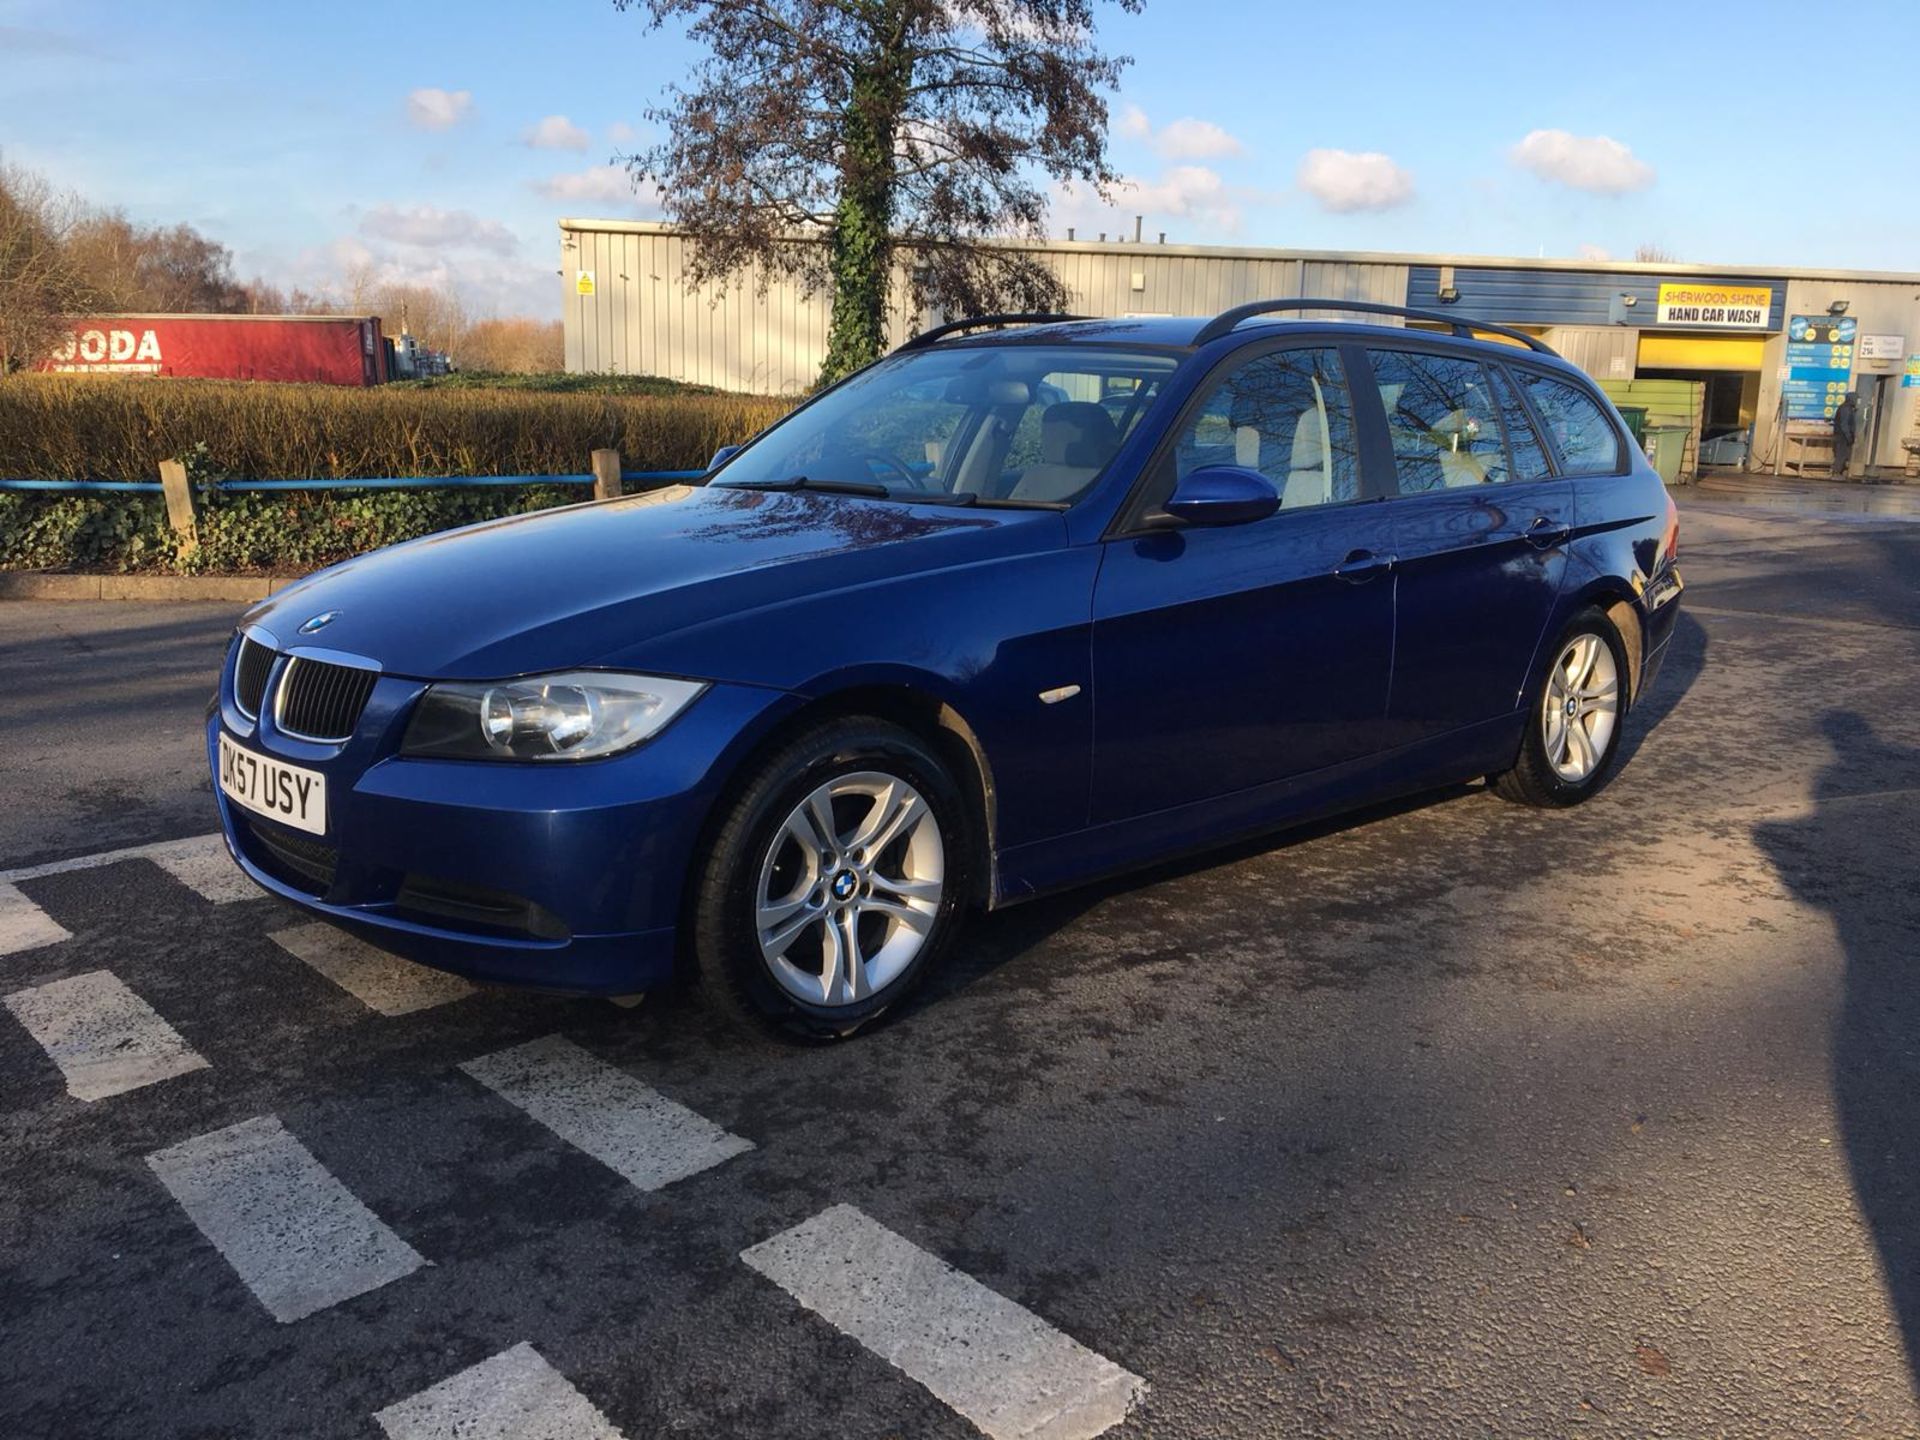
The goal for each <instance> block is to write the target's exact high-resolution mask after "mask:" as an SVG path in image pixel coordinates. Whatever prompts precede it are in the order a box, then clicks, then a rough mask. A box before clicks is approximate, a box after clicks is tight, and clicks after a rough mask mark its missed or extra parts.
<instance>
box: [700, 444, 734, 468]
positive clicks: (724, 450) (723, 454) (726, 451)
mask: <svg viewBox="0 0 1920 1440" xmlns="http://www.w3.org/2000/svg"><path fill="white" fill-rule="evenodd" d="M739 453H740V447H739V446H738V445H722V446H721V447H720V448H719V449H718V450H716V451H714V452H713V458H712V459H711V460H709V461H707V473H708V474H709V475H711V474H712V473H713V472H714V471H716V470H718V469H719V468H720V467H721V466H722V465H724V464H726V463H727V461H729V460H731V459H732V458H733V457H734V456H735V455H738V454H739Z"/></svg>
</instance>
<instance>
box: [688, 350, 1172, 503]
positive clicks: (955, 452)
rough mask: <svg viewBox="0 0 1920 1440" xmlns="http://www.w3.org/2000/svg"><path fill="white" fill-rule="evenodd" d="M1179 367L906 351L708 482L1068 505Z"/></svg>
mask: <svg viewBox="0 0 1920 1440" xmlns="http://www.w3.org/2000/svg"><path fill="white" fill-rule="evenodd" d="M1177 363H1178V360H1177V357H1175V356H1172V355H1167V354H1163V353H1158V352H1153V351H1144V350H1127V349H1121V348H1107V347H1101V346H1093V345H1057V346H1048V345H994V346H966V347H961V346H949V347H941V348H931V349H927V350H919V351H912V352H909V353H907V354H905V355H898V356H894V357H892V358H890V359H887V360H883V361H881V362H880V363H879V364H878V365H875V366H873V367H872V368H871V369H868V370H865V371H863V372H861V373H860V374H858V375H856V376H854V377H853V378H852V379H850V380H848V381H847V382H846V383H844V384H842V385H841V386H839V387H838V388H837V389H835V390H833V391H831V392H829V393H828V394H826V395H823V396H822V397H821V398H820V399H818V400H816V401H815V402H814V403H813V404H811V405H809V406H807V407H806V408H804V409H802V410H800V411H798V412H796V413H795V414H794V415H793V416H792V417H790V418H789V419H787V420H785V421H783V422H782V423H781V424H779V425H778V426H776V427H775V428H773V429H772V430H770V431H768V432H767V433H766V434H765V435H762V436H761V437H760V438H759V439H757V440H755V441H754V442H753V443H752V444H751V445H749V446H748V447H747V448H746V449H744V450H742V451H741V452H740V453H739V454H738V455H736V456H735V457H734V458H733V459H732V460H730V461H728V462H727V464H726V465H725V466H724V467H723V468H722V469H721V470H720V472H719V473H718V474H717V475H716V476H715V477H714V480H713V483H714V484H716V485H724V486H746V485H753V486H773V487H781V486H797V487H799V488H806V487H807V486H816V487H822V486H824V487H832V486H842V487H846V486H857V487H859V488H860V489H863V490H864V489H873V490H884V492H885V493H886V494H887V495H889V496H894V497H898V498H903V499H920V500H929V501H941V500H944V501H947V502H949V503H961V504H1010V505H1049V506H1054V505H1070V504H1072V503H1073V502H1074V501H1075V500H1077V499H1079V498H1080V497H1081V496H1082V495H1084V494H1085V493H1086V492H1087V490H1088V489H1089V488H1090V487H1091V486H1092V484H1093V482H1094V480H1095V479H1096V478H1097V477H1098V476H1099V474H1100V472H1101V471H1102V470H1104V469H1105V468H1106V465H1107V462H1108V461H1109V460H1111V459H1112V458H1113V455H1114V452H1115V451H1116V450H1118V449H1119V447H1120V442H1121V441H1122V440H1123V439H1125V438H1126V436H1127V433H1128V432H1129V431H1130V430H1131V429H1132V428H1133V427H1134V426H1135V425H1137V424H1139V423H1140V419H1141V417H1142V416H1143V415H1145V414H1146V412H1147V409H1148V407H1149V406H1151V405H1152V404H1153V403H1154V401H1155V400H1156V399H1157V398H1158V396H1159V394H1160V391H1161V390H1162V389H1163V388H1164V386H1165V384H1166V381H1167V379H1168V377H1170V376H1171V375H1172V374H1173V371H1174V368H1175V366H1176V365H1177Z"/></svg>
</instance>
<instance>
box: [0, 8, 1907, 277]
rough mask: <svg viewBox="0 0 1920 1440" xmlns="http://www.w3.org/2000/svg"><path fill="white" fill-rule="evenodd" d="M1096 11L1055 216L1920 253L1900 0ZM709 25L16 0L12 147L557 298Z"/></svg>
mask: <svg viewBox="0 0 1920 1440" xmlns="http://www.w3.org/2000/svg"><path fill="white" fill-rule="evenodd" d="M1101 33H1102V38H1103V41H1104V43H1105V44H1106V45H1107V46H1108V48H1110V49H1111V50H1114V51H1116V52H1119V53H1123V54H1129V55H1132V56H1133V57H1135V63H1134V65H1133V66H1132V68H1131V69H1130V70H1129V71H1128V72H1127V75H1126V78H1125V80H1124V81H1123V83H1122V87H1121V90H1120V93H1119V94H1118V95H1117V96H1115V97H1114V99H1113V117H1114V127H1113V137H1112V154H1113V159H1114V161H1115V163H1116V165H1117V166H1118V168H1119V169H1120V170H1121V171H1122V172H1123V173H1124V174H1126V175H1127V176H1128V177H1129V179H1130V181H1131V182H1132V184H1133V186H1134V187H1135V188H1133V189H1132V190H1131V191H1130V192H1129V196H1128V197H1123V198H1121V199H1120V200H1119V202H1118V203H1117V205H1116V206H1115V207H1114V208H1112V209H1104V208H1102V207H1101V206H1099V205H1098V204H1097V203H1096V202H1095V201H1094V200H1093V199H1092V197H1090V196H1086V195H1065V196H1062V197H1060V200H1059V203H1058V204H1057V205H1056V209H1055V217H1054V224H1053V229H1054V232H1055V233H1056V234H1064V232H1065V228H1066V227H1067V226H1068V225H1076V226H1077V227H1078V228H1079V233H1080V235H1081V236H1082V237H1083V238H1086V237H1090V236H1091V235H1092V234H1093V233H1094V232H1096V231H1099V230H1103V229H1104V230H1108V231H1110V232H1111V231H1118V230H1120V229H1121V228H1123V227H1125V228H1126V229H1128V230H1131V226H1132V218H1131V217H1132V216H1133V215H1134V214H1135V213H1144V214H1145V216H1146V228H1147V231H1148V234H1149V235H1150V236H1151V235H1153V234H1155V233H1157V232H1159V231H1161V230H1165V231H1166V232H1168V238H1169V239H1170V240H1175V241H1190V242H1197V243H1236V244H1247V245H1276V246H1288V247H1308V248H1318V247H1326V248H1337V249H1365V250H1418V251H1429V250H1437V251H1454V252H1461V253H1473V254H1493V255H1539V254H1545V255H1549V256H1578V255H1581V254H1595V255H1598V254H1602V253H1604V254H1607V255H1611V256H1614V257H1627V256H1630V255H1631V254H1632V252H1633V249H1634V247H1635V246H1636V245H1638V244H1641V243H1651V244H1657V245H1659V246H1661V247H1663V248H1664V249H1666V250H1668V251H1670V252H1672V253H1674V254H1675V255H1677V256H1679V257H1681V258H1683V259H1686V260H1693V261H1699V262H1701V263H1702V264H1706V265H1710V264H1714V263H1720V264H1749V263H1750V264H1777V265H1830V266H1845V267H1849V268H1865V269H1896V270H1907V271H1913V270H1920V185H1916V184H1915V183H1914V181H1913V177H1914V176H1915V175H1916V174H1920V164H1916V163H1915V162H1914V161H1913V159H1912V155H1913V145H1914V142H1913V135H1914V134H1915V126H1914V120H1913V114H1912V111H1913V106H1914V102H1915V95H1914V91H1913V86H1912V82H1911V74H1912V65H1913V63H1914V57H1915V56H1916V55H1920V10H1916V9H1915V8H1914V7H1913V6H1911V4H1908V3H1888V4H1871V3H1870V4H1854V5H1850V6H1845V7H1837V6H1836V7H1816V6H1813V5H1808V4H1797V5H1791V6H1788V5H1770V4H1749V5H1745V6H1741V7H1735V6H1731V5H1692V6H1689V5H1684V4H1676V3H1668V4H1645V5H1643V4H1637V3H1627V4H1613V5H1609V6H1606V7H1588V6H1584V5H1578V6H1576V5H1569V4H1561V3H1553V0H1549V3H1545V4H1542V3H1538V0H1535V3H1528V4H1524V5H1507V4H1495V5H1482V6H1471V7H1466V6H1457V5H1456V6H1436V5H1432V4H1395V3H1384V0H1375V3H1371V4H1349V5H1334V6H1324V7H1322V6H1306V5H1300V4H1294V3H1286V0H1281V3H1275V0H1231V3H1228V0H1218V3H1202V0H1184V3H1175V0H1147V3H1146V8H1145V10H1144V11H1143V12H1142V13H1141V14H1139V15H1127V14H1125V13H1123V12H1121V11H1119V10H1117V9H1116V10H1112V11H1110V12H1109V13H1108V14H1107V16H1106V18H1105V20H1104V21H1103V25H1102V32H1101ZM692 56H693V52H692V51H691V50H690V48H689V46H688V45H687V43H686V42H685V41H684V40H683V39H682V38H681V37H680V36H679V35H677V34H674V33H671V32H657V31H652V30H649V29H648V28H647V26H646V24H645V23H644V21H643V20H641V19H640V18H639V17H638V16H636V15H633V14H623V13H620V12H617V11H615V10H614V8H613V6H612V4H611V3H610V0H544V3H532V0H514V3H508V0H464V3H458V4H453V3H442V0H412V3H406V4H390V5H372V4H357V3H350V0H347V3H334V4H328V5H297V4H281V3H272V4H268V3H259V4H254V5H241V4H216V3H196V0H167V3H164V4H159V5H155V4H151V3H148V4H139V5H136V4H131V3H119V4H103V3H88V0H60V3H50V0H0V115H4V116H5V117H6V118H5V122H4V125H0V156H3V157H4V158H5V159H6V160H7V161H9V162H11V163H15V164H24V165H26V166H29V167H31V168H33V169H36V170H40V171H42V172H44V173H45V174H46V175H47V176H48V177H49V178H50V179H52V180H53V181H54V182H56V183H57V184H59V185H61V186H63V187H68V188H72V189H74V190H77V191H78V192H80V193H81V194H82V195H83V196H84V197H85V198H87V199H89V200H91V201H94V202H96V203H100V204H108V205H118V206H121V207H123V208H125V209H126V210H127V211H128V212H129V213H130V214H131V215H133V216H134V217H135V218H137V219H140V220H149V221H163V222H171V221H174V220H186V221H189V222H191V223H192V224H194V225H196V226H198V227H200V228H201V229H202V230H204V231H206V232H207V233H208V234H209V235H212V236H214V237H216V238H218V239H220V240H221V241H223V242H225V243H226V244H228V245H229V246H231V247H232V249H233V250H234V252H235V256H236V263H237V268H238V269H239V270H240V272H241V273H242V274H243V275H251V274H253V273H256V272H258V273H260V274H263V275H265V276H267V277H268V278H271V279H276V280H279V281H281V282H282V283H296V282H297V283H304V284H308V285H317V284H326V283H329V282H334V281H337V279H338V277H339V276H340V275H341V273H342V272H343V271H344V269H345V268H346V267H348V266H350V265H354V264H360V265H363V266H370V267H372V269H373V270H374V271H375V272H377V273H378V274H380V275H383V276H391V277H394V278H408V279H422V280H429V281H431V280H446V281H449V282H451V283H454V284H456V285H458V286H459V287H460V288H461V289H463V291H464V292H465V293H466V295H467V297H468V299H469V301H470V303H471V304H472V305H473V306H474V308H475V309H477V310H478V311H480V312H482V313H486V312H498V313H515V312H525V313H534V314H541V315H556V314H558V307H559V298H560V282H559V280H558V278H557V277H556V275H555V273H554V271H555V268H556V266H557V263H558V239H557V232H556V230H555V223H554V222H555V221H556V220H558V219H559V217H561V216H562V215H601V216H626V217H641V216H645V215H648V214H651V213H655V212H653V211H651V210H650V209H649V208H648V207H647V206H646V205H645V203H644V202H642V201H640V200H637V199H636V198H635V197H634V196H633V195H632V194H631V191H630V189H629V188H628V186H627V184H626V182H625V178H624V175H623V173H622V172H620V171H618V170H616V169H612V168H610V167H609V166H608V165H607V161H608V159H609V158H610V157H611V156H612V155H613V154H615V153H616V152H617V151H620V150H621V149H623V148H628V147H630V146H631V145H632V144H634V143H636V141H637V140H638V139H644V137H645V133H646V127H645V124H644V119H643V116H644V112H645V110H646V109H647V108H648V106H649V105H650V104H651V103H653V102H654V101H655V100H656V98H657V97H658V96H659V94H660V92H661V90H662V88H663V87H664V86H665V85H667V84H669V83H671V82H672V81H673V80H675V79H676V78H679V77H680V76H682V75H683V74H684V73H685V71H686V69H687V67H688V64H689V63H690V60H691V59H692ZM557 117H564V118H557Z"/></svg>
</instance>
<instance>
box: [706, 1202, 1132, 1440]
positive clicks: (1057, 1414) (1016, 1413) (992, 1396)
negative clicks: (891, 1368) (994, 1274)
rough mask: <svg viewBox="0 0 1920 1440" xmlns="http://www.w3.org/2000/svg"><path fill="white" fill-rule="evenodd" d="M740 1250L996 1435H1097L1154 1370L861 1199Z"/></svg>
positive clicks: (1117, 1418)
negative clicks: (959, 1265)
mask: <svg viewBox="0 0 1920 1440" xmlns="http://www.w3.org/2000/svg"><path fill="white" fill-rule="evenodd" d="M740 1258H741V1259H742V1260H744V1261H746V1263H747V1264H748V1265H750V1266H752V1267H753V1268H754V1269H755V1270H758V1271H759V1272H760V1273H761V1274H762V1275H765V1276H766V1277H767V1278H768V1279H769V1280H771V1281H773V1283H774V1284H776V1285H778V1286H779V1287H780V1288H781V1289H782V1290H785V1291H786V1292H787V1293H788V1294H789V1295H791V1296H793V1298H794V1299H796V1300H798V1301H799V1302H800V1303H801V1304H802V1305H804V1306H806V1307H807V1308H808V1309H809V1310H812V1311H813V1312H815V1313H816V1314H818V1315H819V1316H820V1317H821V1318H822V1319H824V1320H825V1321H826V1322H827V1323H828V1324H829V1325H832V1326H833V1327H834V1329H836V1330H839V1331H841V1332H842V1333H843V1334H846V1335H850V1336H852V1337H853V1338H854V1339H855V1340H858V1341H859V1342H860V1343H861V1344H862V1345H864V1346H866V1347H867V1348H868V1349H869V1350H871V1351H873V1352H874V1354H876V1355H878V1356H879V1357H880V1358H881V1359H883V1360H885V1361H887V1362H888V1363H889V1364H892V1365H896V1366H898V1367H899V1368H900V1369H901V1370H904V1371H905V1372H906V1373H907V1374H908V1375H910V1376H912V1377H913V1378H914V1379H915V1380H918V1381H919V1382H920V1383H921V1384H922V1385H924V1386H926V1387H927V1389H929V1390H931V1391H932V1392H933V1393H934V1394H935V1395H936V1396H938V1397H939V1398H940V1399H941V1400H943V1401H945V1402H946V1403H947V1404H948V1405H951V1406H952V1407H953V1408H954V1409H955V1410H958V1411H959V1412H960V1413H961V1414H962V1415H964V1416H966V1418H967V1419H969V1420H971V1421H972V1422H973V1423H974V1424H975V1425H977V1426H979V1427H980V1429H981V1430H983V1431H984V1432H985V1433H986V1434H987V1435H988V1436H990V1437H992V1440H1016V1437H1017V1440H1089V1437H1091V1436H1094V1435H1099V1434H1101V1433H1103V1432H1104V1431H1106V1430H1108V1429H1110V1428H1112V1427H1113V1426H1115V1425H1118V1424H1119V1423H1120V1422H1121V1421H1122V1420H1123V1419H1125V1418H1126V1415H1127V1411H1128V1410H1129V1409H1131V1408H1132V1407H1133V1405H1134V1404H1135V1402H1137V1401H1138V1400H1139V1399H1140V1398H1141V1397H1142V1396H1143V1395H1145V1394H1146V1389H1147V1387H1146V1382H1145V1381H1143V1380H1142V1379H1141V1378H1140V1377H1139V1376H1137V1375H1134V1374H1132V1373H1130V1372H1129V1371H1126V1370H1123V1369H1121V1368H1120V1367H1119V1366H1118V1365H1116V1364H1114V1363H1113V1362H1112V1361H1111V1360H1108V1359H1106V1358H1105V1357H1104V1356H1101V1355H1096V1354H1095V1353H1094V1352H1093V1351H1091V1350H1089V1349H1087V1348H1086V1346H1084V1345H1082V1344H1080V1343H1079V1341H1077V1340H1074V1339H1072V1338H1071V1337H1069V1336H1066V1335H1063V1334H1061V1333H1060V1331H1058V1330H1056V1329H1054V1328H1053V1327H1052V1326H1051V1325H1049V1324H1047V1323H1046V1322H1045V1321H1044V1320H1042V1319H1041V1318H1040V1317H1039V1316H1037V1315H1035V1314H1034V1313H1033V1312H1032V1311H1030V1310H1026V1309H1023V1308H1022V1307H1021V1306H1019V1305H1016V1304H1014V1303H1013V1301H1011V1300H1009V1299H1007V1298H1006V1297H1005V1296H1004V1295H1000V1294H998V1293H996V1292H994V1291H992V1290H989V1289H987V1287H986V1286H984V1285H982V1284H981V1283H980V1282H979V1281H977V1280H975V1279H973V1278H972V1277H971V1276H967V1275H963V1274H961V1273H960V1272H959V1271H958V1270H955V1269H954V1268H953V1267H952V1266H951V1265H948V1264H947V1263H946V1262H945V1261H944V1260H942V1259H940V1258H939V1257H938V1256H937V1255H930V1254H928V1253H927V1252H926V1251H925V1250H922V1249H921V1248H920V1247H919V1246H917V1245H915V1244H913V1242H911V1241H910V1240H907V1239H904V1238H903V1237H901V1236H899V1235H896V1234H894V1233H893V1231H891V1230H889V1229H887V1227H886V1226H884V1225H882V1224H880V1223H879V1222H878V1221H876V1220H873V1219H870V1218H869V1217H868V1216H866V1215H864V1214H862V1213H861V1212H860V1211H859V1210H856V1209H855V1208H854V1207H853V1206H851V1205H835V1206H834V1207H833V1208H832V1209H830V1210H823V1211H822V1212H821V1213H820V1214H818V1215H816V1216H814V1217H813V1218H812V1219H811V1220H807V1221H803V1222H802V1223H801V1224H799V1225H796V1226H794V1227H793V1229H791V1230H787V1231H783V1232H782V1233H781V1234H778V1235H775V1236H774V1237H773V1238H772V1239H771V1240H767V1241H763V1242H762V1243H761V1244H758V1245H755V1246H754V1247H753V1248H752V1249H750V1250H743V1251H742V1252H741V1253H740Z"/></svg>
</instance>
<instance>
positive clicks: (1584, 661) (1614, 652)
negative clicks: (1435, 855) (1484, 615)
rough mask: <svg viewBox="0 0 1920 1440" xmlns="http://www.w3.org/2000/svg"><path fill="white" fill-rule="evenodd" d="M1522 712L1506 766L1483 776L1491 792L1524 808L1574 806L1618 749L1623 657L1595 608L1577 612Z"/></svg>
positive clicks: (1613, 634)
mask: <svg viewBox="0 0 1920 1440" xmlns="http://www.w3.org/2000/svg"><path fill="white" fill-rule="evenodd" d="M1552 653H1553V656H1554V660H1553V663H1552V664H1551V665H1549V666H1548V668H1547V673H1546V675H1545V676H1544V677H1542V680H1541V683H1540V686H1539V689H1538V691H1537V693H1536V694H1535V695H1534V697H1533V704H1532V706H1531V707H1530V708H1529V711H1528V719H1527V730H1526V736H1525V738H1524V739H1523V740H1522V741H1521V744H1520V755H1519V758H1518V759H1517V760H1516V761H1515V762H1514V766H1513V768H1512V769H1511V770H1507V771H1504V772H1502V773H1501V774H1498V775H1493V776H1489V777H1488V783H1489V784H1490V785H1491V786H1492V787H1493V790H1494V793H1495V794H1497V795H1499V796H1500V797H1501V798H1503V799H1506V800H1512V801H1515V802H1516V803H1518V804H1522V805H1541V806H1563V805H1577V804H1579V803H1580V802H1581V801H1582V800H1585V799H1586V798H1587V797H1588V796H1589V795H1591V794H1593V792H1594V791H1596V790H1598V789H1599V788H1600V786H1601V785H1602V784H1603V783H1604V782H1605V780H1606V778H1607V773H1608V772H1609V771H1610V770H1611V769H1612V768H1613V763H1614V760H1615V758H1616V757H1617V756H1618V754H1619V752H1620V721H1621V718H1622V717H1623V715H1624V714H1625V711H1626V696H1627V688H1626V675H1627V656H1626V651H1625V649H1624V647H1622V645H1621V644H1620V636H1619V634H1618V633H1617V632H1616V631H1615V630H1614V628H1613V625H1612V623H1611V622H1610V621H1609V620H1608V619H1607V617H1606V616H1605V615H1603V614H1601V613H1600V611H1598V610H1586V611H1583V612H1581V613H1580V614H1579V615H1577V616H1575V617H1574V619H1573V622H1572V624H1570V625H1568V627H1567V628H1566V629H1565V630H1564V631H1562V632H1561V635H1560V638H1559V640H1558V641H1556V642H1555V645H1554V649H1553V652H1552Z"/></svg>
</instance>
